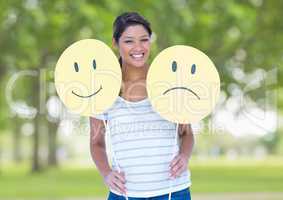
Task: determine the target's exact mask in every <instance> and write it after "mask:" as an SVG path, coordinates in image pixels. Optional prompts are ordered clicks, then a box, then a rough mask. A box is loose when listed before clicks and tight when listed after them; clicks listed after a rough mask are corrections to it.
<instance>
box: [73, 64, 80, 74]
mask: <svg viewBox="0 0 283 200" xmlns="http://www.w3.org/2000/svg"><path fill="white" fill-rule="evenodd" d="M74 68H75V71H76V72H78V71H79V64H78V63H77V62H75V63H74Z"/></svg>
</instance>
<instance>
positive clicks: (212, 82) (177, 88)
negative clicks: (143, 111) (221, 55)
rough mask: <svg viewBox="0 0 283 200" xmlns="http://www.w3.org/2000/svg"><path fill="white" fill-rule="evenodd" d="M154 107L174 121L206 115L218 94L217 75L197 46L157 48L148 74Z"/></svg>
mask: <svg viewBox="0 0 283 200" xmlns="http://www.w3.org/2000/svg"><path fill="white" fill-rule="evenodd" d="M146 81H147V93H148V97H149V99H150V101H151V104H152V106H153V109H154V110H155V111H156V112H158V113H159V114H160V115H161V117H163V118H165V119H167V120H169V121H172V122H175V123H181V124H185V123H193V122H198V121H200V120H201V119H203V118H205V117H206V116H207V115H209V114H210V113H211V112H212V110H213V108H214V106H215V104H216V102H217V99H218V97H219V92H220V79H219V74H218V72H217V69H216V68H215V66H214V64H213V62H212V61H211V60H210V59H209V58H208V57H207V56H206V55H205V54H204V53H203V52H201V51H200V50H198V49H196V48H193V47H190V46H183V45H177V46H172V47H169V48H167V49H165V50H163V51H162V52H160V53H159V54H158V55H157V57H156V58H155V59H154V60H153V62H152V64H151V65H150V68H149V71H148V74H147V80H146Z"/></svg>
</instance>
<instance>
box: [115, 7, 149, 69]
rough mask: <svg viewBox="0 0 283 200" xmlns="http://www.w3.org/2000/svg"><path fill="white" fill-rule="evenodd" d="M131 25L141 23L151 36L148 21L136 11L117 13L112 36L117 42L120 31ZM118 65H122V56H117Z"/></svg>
mask: <svg viewBox="0 0 283 200" xmlns="http://www.w3.org/2000/svg"><path fill="white" fill-rule="evenodd" d="M132 25H142V26H143V27H144V28H145V29H146V30H147V32H148V34H149V36H151V33H152V31H151V28H150V23H149V22H148V21H147V20H146V19H145V18H143V17H142V16H141V15H139V14H138V13H136V12H125V13H122V14H121V15H119V16H118V17H117V18H116V19H115V21H114V23H113V38H114V40H115V42H116V43H117V44H118V42H119V39H120V37H121V35H122V33H123V32H124V31H125V30H126V28H128V27H129V26H132ZM119 62H120V65H121V66H122V58H121V57H120V58H119Z"/></svg>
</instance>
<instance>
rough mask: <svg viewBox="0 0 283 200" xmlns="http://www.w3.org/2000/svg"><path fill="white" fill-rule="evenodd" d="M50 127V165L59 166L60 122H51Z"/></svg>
mask: <svg viewBox="0 0 283 200" xmlns="http://www.w3.org/2000/svg"><path fill="white" fill-rule="evenodd" d="M48 124H49V126H48V127H49V129H48V166H57V164H58V162H57V128H58V123H54V122H49V123H48Z"/></svg>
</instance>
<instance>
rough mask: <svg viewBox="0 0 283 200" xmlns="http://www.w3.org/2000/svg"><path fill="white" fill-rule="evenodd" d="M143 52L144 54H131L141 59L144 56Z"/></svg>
mask: <svg viewBox="0 0 283 200" xmlns="http://www.w3.org/2000/svg"><path fill="white" fill-rule="evenodd" d="M143 55H144V54H143V53H142V54H131V57H133V58H134V59H139V58H142V57H143Z"/></svg>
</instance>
